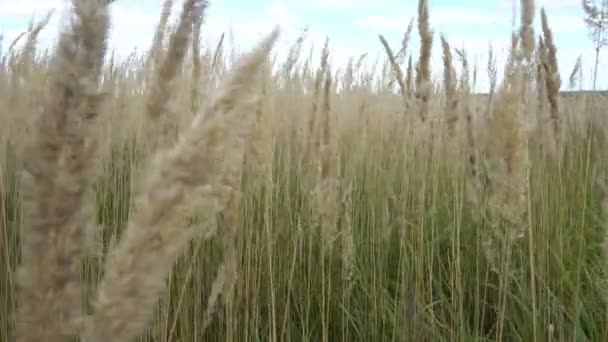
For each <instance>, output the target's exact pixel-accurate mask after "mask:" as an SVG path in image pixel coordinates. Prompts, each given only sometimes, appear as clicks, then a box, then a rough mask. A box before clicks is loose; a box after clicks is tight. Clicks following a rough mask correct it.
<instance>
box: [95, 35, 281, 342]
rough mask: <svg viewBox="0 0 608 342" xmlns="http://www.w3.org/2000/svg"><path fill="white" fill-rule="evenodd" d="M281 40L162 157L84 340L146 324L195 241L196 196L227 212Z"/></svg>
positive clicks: (129, 332)
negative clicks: (190, 216) (260, 88)
mask: <svg viewBox="0 0 608 342" xmlns="http://www.w3.org/2000/svg"><path fill="white" fill-rule="evenodd" d="M278 34H279V31H278V29H276V30H275V31H273V32H272V34H271V35H270V36H269V37H267V38H266V39H265V40H263V41H262V43H261V44H260V45H259V46H258V47H257V48H256V49H255V50H254V51H253V52H251V53H250V54H249V55H248V56H245V57H244V58H243V59H242V60H241V63H240V64H238V65H237V66H236V67H235V69H234V71H233V72H232V74H231V76H230V78H229V79H228V80H227V81H226V83H225V84H224V86H223V87H222V88H221V89H220V92H219V95H218V97H217V98H216V99H215V100H214V101H213V102H212V103H211V105H210V106H209V108H208V109H207V111H206V113H201V114H199V115H197V116H196V117H195V118H194V120H193V122H192V125H191V127H190V128H189V129H188V130H187V131H186V132H185V133H184V135H183V136H181V138H180V140H179V141H178V142H177V143H176V144H175V146H174V147H173V148H171V149H170V150H169V151H168V152H167V153H163V154H160V155H159V156H158V158H156V160H155V167H153V168H150V170H151V172H150V173H149V174H148V177H147V179H146V182H145V187H144V189H145V190H144V192H143V193H141V194H139V196H138V197H137V199H136V204H137V205H136V207H137V211H136V212H135V213H134V214H133V216H132V218H131V219H130V221H129V224H128V227H127V230H126V232H125V233H124V236H123V238H122V240H121V241H120V242H119V244H118V246H117V247H116V248H115V249H114V250H113V251H111V253H110V255H109V256H108V259H107V262H106V265H105V276H104V278H103V280H102V282H101V284H100V287H99V291H98V297H97V301H96V302H95V303H94V309H95V312H94V314H93V316H92V317H91V319H90V321H89V322H88V325H87V330H86V333H85V335H84V337H85V339H86V341H87V342H98V341H108V340H117V341H128V340H131V339H132V338H134V337H136V335H137V334H139V333H140V332H141V330H142V329H143V328H144V326H145V325H146V324H147V322H148V321H149V319H150V318H151V317H152V313H153V309H154V305H155V303H156V300H157V298H158V296H159V295H160V293H161V292H162V291H163V289H164V282H165V277H166V276H167V274H168V273H169V271H170V269H171V266H172V264H173V262H174V261H175V259H176V257H177V256H178V255H179V254H180V253H181V251H182V250H183V249H184V247H185V245H186V244H187V242H188V241H189V240H190V239H191V237H192V236H193V235H194V234H195V232H194V231H192V230H188V229H186V228H182V227H183V225H181V224H180V223H183V222H181V221H182V220H183V219H184V217H185V216H186V215H184V214H186V213H187V212H188V211H189V210H191V209H192V203H191V201H192V200H195V199H196V198H195V197H194V195H196V196H202V200H203V201H204V204H206V205H205V208H209V210H210V211H209V212H207V213H206V215H207V217H212V215H214V214H215V213H217V212H220V211H222V210H224V209H225V208H226V206H227V205H228V202H229V200H230V197H229V195H230V194H231V191H230V189H229V187H227V186H226V183H224V182H225V180H226V174H232V173H233V172H235V170H238V168H240V167H242V157H243V153H244V142H245V139H246V136H247V134H248V131H249V122H250V121H249V118H248V117H243V115H242V114H243V113H244V111H245V109H247V108H243V106H245V107H246V106H247V105H248V104H247V103H246V102H247V101H246V97H247V96H248V95H249V93H250V91H251V84H252V82H253V81H254V79H255V77H256V75H257V72H258V71H259V68H260V67H261V66H262V64H263V63H264V61H265V60H266V59H267V58H268V55H269V53H270V50H271V48H272V46H273V45H274V43H275V41H276V39H277V37H278Z"/></svg>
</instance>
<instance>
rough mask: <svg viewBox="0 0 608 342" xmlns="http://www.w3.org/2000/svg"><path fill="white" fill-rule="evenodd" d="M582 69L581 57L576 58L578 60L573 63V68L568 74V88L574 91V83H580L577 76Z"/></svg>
mask: <svg viewBox="0 0 608 342" xmlns="http://www.w3.org/2000/svg"><path fill="white" fill-rule="evenodd" d="M582 68H583V60H582V56H578V58H577V59H576V63H574V67H573V68H572V71H571V72H570V77H568V88H570V89H574V88H575V87H576V83H578V82H579V81H580V79H579V75H580V72H581V69H582Z"/></svg>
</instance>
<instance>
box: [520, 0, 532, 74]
mask: <svg viewBox="0 0 608 342" xmlns="http://www.w3.org/2000/svg"><path fill="white" fill-rule="evenodd" d="M534 12H535V9H534V0H521V23H520V25H521V26H520V31H519V35H520V39H521V48H522V50H523V57H524V59H525V60H526V61H527V62H528V63H532V60H533V57H534V25H533V24H534Z"/></svg>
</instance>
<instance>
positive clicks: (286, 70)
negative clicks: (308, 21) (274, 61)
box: [281, 28, 308, 82]
mask: <svg viewBox="0 0 608 342" xmlns="http://www.w3.org/2000/svg"><path fill="white" fill-rule="evenodd" d="M307 33H308V28H305V29H304V32H302V34H301V35H300V36H299V37H298V39H296V42H295V43H294V44H293V45H292V46H291V47H290V48H289V54H288V55H287V60H285V62H284V63H283V67H282V72H281V74H283V75H284V76H285V77H286V78H287V81H288V82H290V81H291V73H292V71H293V68H294V67H295V66H296V64H297V63H298V59H299V58H300V54H301V52H302V44H304V39H305V38H306V34H307Z"/></svg>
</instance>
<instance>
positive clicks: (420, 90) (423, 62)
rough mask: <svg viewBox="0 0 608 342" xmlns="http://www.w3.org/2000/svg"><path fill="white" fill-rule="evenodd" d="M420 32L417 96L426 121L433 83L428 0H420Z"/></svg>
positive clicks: (421, 116) (431, 40) (431, 38)
mask: <svg viewBox="0 0 608 342" xmlns="http://www.w3.org/2000/svg"><path fill="white" fill-rule="evenodd" d="M418 34H419V35H420V41H421V45H420V57H419V59H418V64H417V65H416V98H418V99H420V100H421V101H422V105H421V107H420V120H421V121H422V122H425V121H426V120H427V118H428V114H429V113H428V111H429V105H428V101H429V96H430V95H431V91H432V84H431V51H432V49H433V32H432V31H431V28H430V23H429V6H428V0H418Z"/></svg>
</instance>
